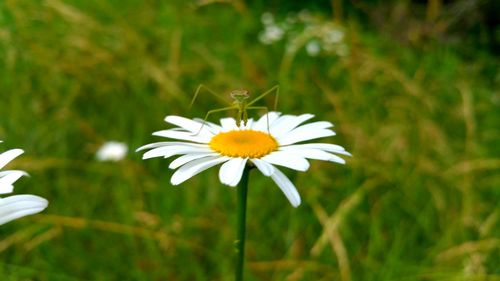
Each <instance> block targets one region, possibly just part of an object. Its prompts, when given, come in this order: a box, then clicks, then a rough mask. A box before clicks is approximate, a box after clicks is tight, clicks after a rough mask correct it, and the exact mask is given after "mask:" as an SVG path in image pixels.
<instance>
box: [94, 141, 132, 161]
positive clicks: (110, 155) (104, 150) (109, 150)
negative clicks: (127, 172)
mask: <svg viewBox="0 0 500 281" xmlns="http://www.w3.org/2000/svg"><path fill="white" fill-rule="evenodd" d="M127 152H128V147H127V145H126V144H125V143H122V142H117V141H108V142H106V143H105V144H103V145H102V146H101V147H100V148H99V150H98V151H97V153H96V158H97V160H99V161H115V162H116V161H120V160H122V159H123V158H125V156H126V155H127Z"/></svg>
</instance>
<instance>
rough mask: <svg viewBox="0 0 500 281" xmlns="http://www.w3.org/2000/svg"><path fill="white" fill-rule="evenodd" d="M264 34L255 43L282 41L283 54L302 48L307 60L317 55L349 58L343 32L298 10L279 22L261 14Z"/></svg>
mask: <svg viewBox="0 0 500 281" xmlns="http://www.w3.org/2000/svg"><path fill="white" fill-rule="evenodd" d="M261 21H262V23H263V25H264V30H263V31H262V32H261V33H260V34H259V40H260V42H261V43H263V44H266V45H271V44H274V43H276V42H278V41H281V40H286V51H287V53H289V54H293V55H294V54H295V53H297V52H298V51H299V50H300V49H302V48H305V50H306V52H307V54H308V55H309V56H311V57H314V56H317V55H319V54H320V53H325V54H330V55H337V56H340V57H343V56H346V55H348V54H349V46H348V45H347V44H346V42H345V40H346V39H345V37H346V32H345V28H344V27H343V26H342V25H341V24H339V23H335V22H332V21H331V20H329V19H324V18H323V17H322V16H320V15H318V14H313V13H311V12H309V11H307V10H302V11H300V12H299V13H298V14H288V15H287V17H286V19H285V20H284V21H282V22H278V21H276V20H275V18H274V16H273V14H271V13H269V12H266V13H264V14H262V16H261Z"/></svg>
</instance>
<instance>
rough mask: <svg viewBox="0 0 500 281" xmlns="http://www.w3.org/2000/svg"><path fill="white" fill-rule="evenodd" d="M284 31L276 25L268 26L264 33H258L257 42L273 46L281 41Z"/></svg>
mask: <svg viewBox="0 0 500 281" xmlns="http://www.w3.org/2000/svg"><path fill="white" fill-rule="evenodd" d="M284 35H285V31H284V30H283V29H282V28H280V27H279V26H277V25H268V26H266V27H265V28H264V31H263V32H261V33H260V35H259V40H260V42H262V43H263V44H267V45H269V44H273V43H275V42H278V41H280V40H281V39H283V36H284Z"/></svg>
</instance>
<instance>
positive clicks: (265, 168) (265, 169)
mask: <svg viewBox="0 0 500 281" xmlns="http://www.w3.org/2000/svg"><path fill="white" fill-rule="evenodd" d="M251 161H252V163H254V164H255V167H257V169H259V171H261V172H262V174H264V176H266V177H269V176H271V175H272V174H273V173H274V170H276V169H275V168H274V166H273V165H271V164H269V163H267V162H266V161H263V160H260V159H256V158H254V159H251Z"/></svg>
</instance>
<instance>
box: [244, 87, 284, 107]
mask: <svg viewBox="0 0 500 281" xmlns="http://www.w3.org/2000/svg"><path fill="white" fill-rule="evenodd" d="M273 91H275V92H276V97H275V98H274V110H276V108H277V106H278V96H279V93H280V86H279V85H276V86H274V87H272V88H271V89H269V90H267V91H265V92H264V93H263V94H261V95H260V96H258V97H256V98H255V99H253V100H252V101H250V102H248V103H247V106H250V105H252V104H254V103H256V102H257V101H259V100H260V99H262V98H263V97H265V96H267V95H269V94H270V93H272V92H273Z"/></svg>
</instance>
